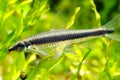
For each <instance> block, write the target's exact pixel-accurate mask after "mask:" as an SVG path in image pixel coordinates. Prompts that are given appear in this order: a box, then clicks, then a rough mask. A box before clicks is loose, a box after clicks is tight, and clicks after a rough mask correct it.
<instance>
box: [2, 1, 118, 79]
mask: <svg viewBox="0 0 120 80" xmlns="http://www.w3.org/2000/svg"><path fill="white" fill-rule="evenodd" d="M118 14H120V0H0V33H1V34H0V80H21V77H22V78H24V76H25V77H26V80H120V58H119V56H120V49H119V47H120V42H117V41H113V40H110V39H108V38H97V39H94V40H90V41H87V42H86V44H74V45H73V46H72V47H71V48H70V50H69V51H67V52H65V51H63V52H62V56H61V57H60V58H58V59H57V60H53V59H52V58H51V57H49V56H48V57H45V58H41V59H40V60H39V63H38V64H36V65H35V63H34V61H35V60H36V59H37V56H36V55H35V54H31V53H28V56H27V57H25V54H24V52H12V53H8V48H9V47H10V46H12V45H13V44H15V43H16V42H17V41H19V40H22V39H24V38H26V37H29V36H31V35H34V34H37V33H40V32H44V31H48V30H53V29H66V28H67V29H92V28H98V27H100V26H102V25H104V24H106V23H107V22H108V21H109V20H111V19H112V18H113V17H115V16H116V15H118ZM88 45H89V46H88ZM54 50H55V49H52V50H50V51H49V53H54Z"/></svg>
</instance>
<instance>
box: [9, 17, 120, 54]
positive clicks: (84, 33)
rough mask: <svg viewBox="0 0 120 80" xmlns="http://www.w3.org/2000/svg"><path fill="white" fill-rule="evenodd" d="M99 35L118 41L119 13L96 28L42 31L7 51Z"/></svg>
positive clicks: (76, 40) (80, 40) (72, 41)
mask: <svg viewBox="0 0 120 80" xmlns="http://www.w3.org/2000/svg"><path fill="white" fill-rule="evenodd" d="M99 36H105V37H108V38H110V39H113V40H116V41H120V15H118V16H116V17H115V18H113V19H112V20H111V21H109V22H108V23H107V24H105V25H103V26H102V27H101V28H97V29H85V30H53V31H48V32H43V33H40V34H37V35H34V36H31V37H28V38H27V39H24V40H21V41H19V42H17V43H16V44H15V45H13V46H12V47H10V48H9V52H11V51H15V50H27V49H28V48H31V47H32V46H48V47H49V46H54V45H55V46H58V45H59V44H66V43H67V44H74V43H80V42H84V41H87V40H89V39H92V38H96V37H99Z"/></svg>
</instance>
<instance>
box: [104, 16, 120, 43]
mask: <svg viewBox="0 0 120 80" xmlns="http://www.w3.org/2000/svg"><path fill="white" fill-rule="evenodd" d="M102 27H103V28H105V29H106V30H114V33H112V34H107V35H106V37H108V38H110V39H112V40H116V41H120V15H117V16H116V17H115V18H113V19H112V20H111V21H109V22H108V23H107V24H105V25H103V26H102Z"/></svg>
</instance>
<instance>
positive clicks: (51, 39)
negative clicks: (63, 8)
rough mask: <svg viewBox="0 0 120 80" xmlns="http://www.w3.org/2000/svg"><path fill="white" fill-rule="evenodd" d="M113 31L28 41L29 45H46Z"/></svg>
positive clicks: (56, 36) (98, 31) (107, 31)
mask: <svg viewBox="0 0 120 80" xmlns="http://www.w3.org/2000/svg"><path fill="white" fill-rule="evenodd" d="M113 32H114V30H97V31H93V32H85V33H76V34H64V35H55V36H48V37H43V38H35V39H31V40H29V41H30V43H31V44H38V45H40V44H46V43H53V42H60V41H65V40H72V39H78V38H84V37H89V36H99V35H104V34H110V33H113Z"/></svg>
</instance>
